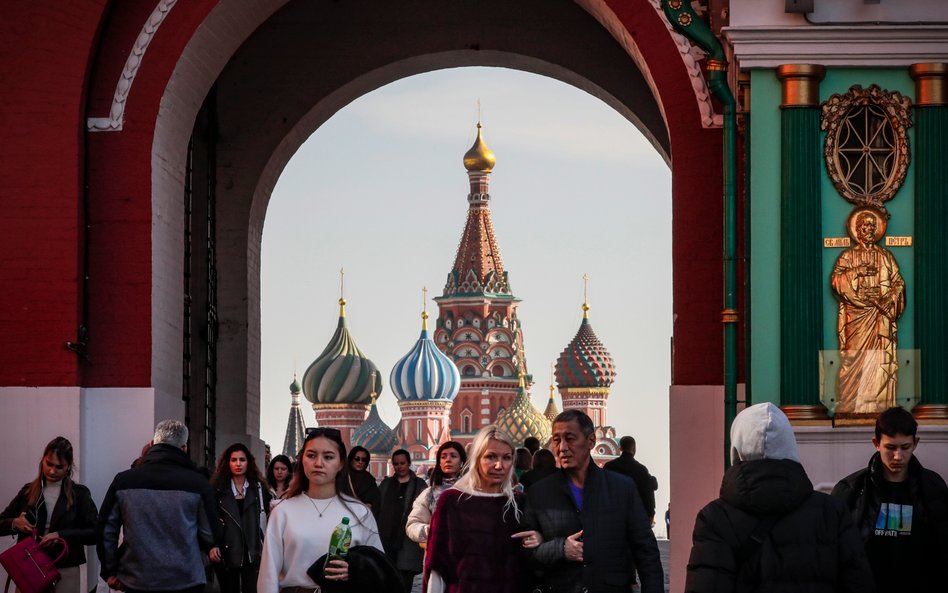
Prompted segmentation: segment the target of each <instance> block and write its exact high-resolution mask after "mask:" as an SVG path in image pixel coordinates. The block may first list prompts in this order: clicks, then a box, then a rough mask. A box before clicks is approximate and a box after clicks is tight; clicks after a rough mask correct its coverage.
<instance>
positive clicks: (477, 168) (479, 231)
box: [444, 121, 511, 297]
mask: <svg viewBox="0 0 948 593" xmlns="http://www.w3.org/2000/svg"><path fill="white" fill-rule="evenodd" d="M481 128H482V126H481V122H480V121H478V122H477V139H476V140H475V141H474V145H473V146H472V147H471V148H470V150H468V151H467V152H466V153H465V154H464V168H465V169H467V176H468V180H469V181H470V187H471V191H470V193H469V194H468V195H467V202H468V204H469V207H468V212H467V221H466V222H465V224H464V232H463V233H462V234H461V243H460V244H459V245H458V252H457V256H456V257H455V259H454V266H453V267H452V269H451V273H450V274H449V275H448V282H447V284H446V285H445V287H444V296H446V297H447V296H452V295H457V294H462V295H469V294H485V293H490V294H503V295H510V294H511V291H510V286H509V284H508V283H507V274H506V272H505V271H504V263H503V260H502V259H501V257H500V247H499V246H498V245H497V238H496V236H495V235H494V223H493V221H492V220H491V216H490V193H489V192H488V189H489V185H490V173H491V171H492V170H493V168H494V164H495V163H496V159H495V158H494V153H493V152H491V150H490V149H489V148H487V145H486V144H485V143H484V138H483V135H482V133H481Z"/></svg>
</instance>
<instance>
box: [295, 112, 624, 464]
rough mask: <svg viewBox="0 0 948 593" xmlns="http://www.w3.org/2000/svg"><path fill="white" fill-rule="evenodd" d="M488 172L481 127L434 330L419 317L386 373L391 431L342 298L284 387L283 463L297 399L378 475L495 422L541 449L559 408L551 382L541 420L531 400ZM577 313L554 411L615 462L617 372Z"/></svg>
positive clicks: (601, 456) (423, 460)
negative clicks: (316, 347)
mask: <svg viewBox="0 0 948 593" xmlns="http://www.w3.org/2000/svg"><path fill="white" fill-rule="evenodd" d="M495 163H496V159H495V157H494V154H493V152H491V150H490V149H489V148H488V147H487V145H486V144H485V143H484V139H483V134H482V129H481V124H480V123H478V124H477V139H476V140H475V141H474V145H473V146H472V147H471V148H470V150H468V151H467V153H465V155H464V168H465V169H466V170H467V176H468V181H469V184H470V192H469V193H468V195H467V202H468V211H467V220H466V221H465V224H464V231H463V232H462V234H461V241H460V244H459V246H458V250H457V255H456V256H455V258H454V265H453V266H452V268H451V271H450V272H449V273H448V277H447V282H446V283H445V285H444V292H443V293H442V295H441V296H440V297H435V299H434V301H435V302H436V303H437V305H438V317H437V319H436V320H435V323H434V330H433V332H430V331H429V328H428V312H427V310H425V311H423V312H422V314H421V335H420V336H419V337H418V340H417V341H416V342H415V344H414V345H413V346H412V347H411V349H410V350H409V351H408V352H407V353H406V354H405V355H404V356H403V357H402V358H401V359H400V360H398V362H396V363H395V365H394V366H393V368H392V369H391V372H390V374H389V384H390V387H391V390H392V392H393V393H394V395H395V398H396V399H397V400H398V407H399V410H400V411H401V420H400V422H399V423H398V424H397V425H396V426H395V427H394V428H393V427H389V426H388V425H386V424H385V422H384V421H383V420H382V418H381V416H380V415H379V412H378V407H377V404H376V400H377V398H378V396H379V394H381V393H382V378H381V372H380V370H379V369H378V367H377V366H376V364H375V363H374V362H372V360H370V359H369V357H368V356H366V355H365V354H364V353H363V352H362V351H361V350H360V349H359V347H358V346H357V345H356V342H355V339H354V338H353V336H352V335H351V333H350V332H349V327H348V324H347V320H346V301H345V298H342V297H340V299H339V322H338V325H337V327H336V331H335V333H334V334H333V336H332V338H331V339H330V340H329V343H328V344H327V345H326V347H325V348H324V349H323V351H322V353H321V354H320V355H319V356H318V357H317V358H316V360H314V361H313V362H312V364H310V365H309V367H308V368H307V369H306V372H305V373H304V374H303V380H302V383H300V382H299V381H298V380H297V379H296V378H295V377H294V379H293V383H292V384H291V385H290V394H291V397H292V405H291V408H290V416H289V420H288V422H287V432H286V439H285V441H284V447H283V453H284V454H286V455H289V456H291V457H292V456H293V455H295V453H296V452H297V451H298V448H299V447H298V445H299V443H301V442H302V439H303V432H304V420H303V414H302V413H301V410H300V399H299V397H300V394H301V393H302V395H303V396H304V397H305V398H306V400H307V401H309V402H310V403H311V404H312V407H313V410H314V412H315V418H316V422H317V424H318V425H319V426H330V427H334V428H338V429H340V430H341V431H342V433H343V440H345V441H346V442H347V443H349V445H350V446H362V447H365V448H366V449H368V450H369V451H370V452H371V453H372V456H373V457H372V467H371V470H372V472H373V473H374V474H375V475H376V476H384V475H386V473H387V472H388V466H389V464H388V459H389V455H390V454H391V452H392V451H394V450H395V449H399V448H401V449H405V450H407V451H408V452H409V453H410V454H411V457H412V460H413V462H414V464H415V465H416V466H421V465H430V464H432V463H433V462H434V459H433V458H434V455H435V452H436V450H437V448H438V446H439V445H440V444H441V443H443V442H444V441H447V440H455V441H458V442H460V443H461V444H463V445H467V444H469V443H471V442H472V441H473V439H474V436H475V435H476V433H477V431H478V430H480V429H481V428H482V427H483V426H487V425H488V424H492V423H496V424H497V425H498V426H499V427H501V428H502V429H503V430H505V431H506V432H507V433H508V434H510V436H511V437H512V438H513V440H514V442H515V443H516V444H517V445H522V444H523V442H524V441H525V440H526V439H527V438H528V437H536V438H537V439H539V441H540V443H541V444H546V443H548V441H549V440H550V434H551V422H552V420H553V418H555V417H556V415H557V414H558V413H559V410H558V409H557V406H556V402H555V397H554V385H552V384H551V385H550V395H549V401H548V403H547V406H546V408H545V410H544V411H543V412H540V411H539V410H538V409H537V408H536V407H535V406H534V405H533V403H532V402H531V400H530V391H529V389H530V387H531V386H532V385H533V384H534V382H533V376H532V375H531V374H530V373H529V371H528V369H527V359H526V352H525V349H524V337H523V328H522V326H521V323H520V320H519V318H518V316H517V307H518V306H519V304H520V299H518V298H517V297H516V296H515V295H514V293H513V290H512V288H511V284H510V281H509V279H508V272H507V270H506V269H505V268H504V263H503V259H502V258H501V255H500V247H499V243H498V241H497V237H496V235H495V233H494V226H493V222H492V220H491V211H490V199H491V198H490V174H491V171H492V170H493V168H494V165H495ZM582 310H583V317H582V321H581V323H580V326H579V330H578V331H577V332H576V336H575V337H574V338H573V339H572V340H571V341H570V343H569V344H567V346H566V348H565V349H564V350H563V352H562V353H561V354H560V356H559V358H558V359H557V361H556V363H555V365H554V368H555V372H554V374H555V378H556V387H557V388H558V389H559V392H560V397H561V400H562V402H563V407H564V408H567V409H578V410H582V411H583V412H585V413H586V414H587V415H588V416H589V417H590V418H591V419H592V420H593V424H594V425H595V426H596V446H595V448H594V450H593V457H594V459H596V461H597V462H598V463H600V464H601V463H603V462H605V461H608V460H609V459H611V458H613V457H615V456H616V455H618V453H619V449H618V445H617V444H616V433H615V429H614V428H613V427H612V426H609V425H608V422H607V419H606V408H607V404H608V398H609V391H610V387H611V386H612V383H613V381H614V380H615V374H616V373H615V366H614V364H613V360H612V355H611V354H610V353H609V351H608V350H606V348H605V346H603V344H602V342H601V341H600V340H599V338H598V337H597V336H596V333H595V332H594V331H593V328H592V324H591V323H590V321H589V305H588V304H587V303H585V302H584V303H583V306H582Z"/></svg>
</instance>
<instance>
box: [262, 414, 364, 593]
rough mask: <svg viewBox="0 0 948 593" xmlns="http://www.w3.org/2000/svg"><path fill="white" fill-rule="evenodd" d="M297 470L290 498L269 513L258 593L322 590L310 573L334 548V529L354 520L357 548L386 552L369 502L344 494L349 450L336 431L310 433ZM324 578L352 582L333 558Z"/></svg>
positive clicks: (344, 564)
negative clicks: (330, 545)
mask: <svg viewBox="0 0 948 593" xmlns="http://www.w3.org/2000/svg"><path fill="white" fill-rule="evenodd" d="M297 459H298V462H297V463H298V467H297V471H296V472H294V474H293V481H292V482H291V483H290V489H289V490H288V491H287V493H286V497H285V498H284V499H283V500H281V501H280V502H279V503H278V504H277V505H276V506H274V507H273V511H272V512H271V514H270V521H269V523H268V525H267V537H266V540H265V541H264V549H263V559H262V560H261V562H260V576H259V577H258V579H257V591H258V592H259V593H279V592H283V593H313V591H316V590H317V589H318V585H317V583H316V581H314V580H313V579H312V578H311V577H310V576H309V574H307V569H309V568H310V566H312V565H313V563H314V562H315V561H316V560H318V559H319V558H320V557H322V556H323V555H324V554H325V553H326V551H327V550H328V549H329V538H330V536H331V535H332V532H333V529H335V527H336V526H337V525H339V524H340V523H341V522H342V519H343V517H348V518H349V526H350V527H351V529H352V544H351V545H352V546H353V547H354V546H359V545H367V546H372V547H374V548H376V549H378V550H381V549H382V542H381V540H380V539H379V534H378V527H377V526H376V524H375V517H373V516H372V512H371V511H370V510H369V508H368V507H367V506H365V504H363V503H362V502H359V501H358V500H356V499H355V498H353V497H351V496H349V495H347V494H344V493H343V489H342V485H343V484H345V483H347V482H348V478H347V476H346V471H345V465H346V446H345V445H344V444H343V442H342V436H341V434H340V433H339V431H338V430H336V429H334V428H311V429H308V430H307V431H306V439H305V440H304V441H303V448H302V449H300V452H299V455H298V456H297ZM324 574H325V579H326V580H327V581H329V582H330V583H339V584H344V583H345V582H346V581H348V580H349V576H350V575H349V564H348V563H347V562H346V561H345V560H331V561H330V562H329V563H328V565H327V566H326V568H325V573H324Z"/></svg>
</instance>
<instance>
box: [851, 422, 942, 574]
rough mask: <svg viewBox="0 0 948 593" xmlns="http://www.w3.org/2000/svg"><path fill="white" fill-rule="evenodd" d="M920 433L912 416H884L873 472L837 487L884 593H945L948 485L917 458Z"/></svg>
mask: <svg viewBox="0 0 948 593" xmlns="http://www.w3.org/2000/svg"><path fill="white" fill-rule="evenodd" d="M917 431H918V423H917V422H915V418H913V417H912V415H911V414H910V413H909V412H908V411H906V410H904V409H902V408H899V407H895V408H889V409H888V410H886V411H884V412H882V413H881V414H880V415H879V417H878V418H877V419H876V431H875V435H876V436H875V438H873V439H872V444H873V445H875V448H876V453H875V454H874V455H873V456H872V458H871V459H869V465H868V467H866V468H864V469H861V470H859V471H857V472H856V473H854V474H851V475H849V476H847V477H845V478H843V479H842V480H841V481H840V482H839V483H838V484H836V487H835V488H833V496H837V497H839V498H840V500H843V501H845V503H846V506H847V507H848V508H849V511H850V513H851V514H852V518H853V522H854V523H855V524H856V527H857V528H858V530H859V534H860V535H861V536H862V541H863V543H864V544H865V548H866V555H867V556H868V557H869V564H870V565H871V566H872V572H873V574H874V575H875V579H876V588H877V589H878V590H879V591H895V590H902V591H944V590H945V581H944V579H945V575H944V573H945V561H946V560H948V486H946V485H945V481H944V480H943V479H942V477H941V476H939V475H938V474H937V473H935V472H933V471H931V470H927V469H925V468H924V467H922V464H921V463H920V462H919V461H918V458H917V457H915V455H914V453H915V447H916V446H918V436H917Z"/></svg>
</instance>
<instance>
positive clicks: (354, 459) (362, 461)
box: [352, 455, 369, 463]
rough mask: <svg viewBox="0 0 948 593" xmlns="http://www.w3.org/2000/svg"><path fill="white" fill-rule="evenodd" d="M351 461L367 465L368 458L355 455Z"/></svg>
mask: <svg viewBox="0 0 948 593" xmlns="http://www.w3.org/2000/svg"><path fill="white" fill-rule="evenodd" d="M352 461H358V462H359V463H368V462H369V458H368V457H362V456H361V455H356V456H355V457H353V458H352Z"/></svg>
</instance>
